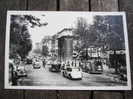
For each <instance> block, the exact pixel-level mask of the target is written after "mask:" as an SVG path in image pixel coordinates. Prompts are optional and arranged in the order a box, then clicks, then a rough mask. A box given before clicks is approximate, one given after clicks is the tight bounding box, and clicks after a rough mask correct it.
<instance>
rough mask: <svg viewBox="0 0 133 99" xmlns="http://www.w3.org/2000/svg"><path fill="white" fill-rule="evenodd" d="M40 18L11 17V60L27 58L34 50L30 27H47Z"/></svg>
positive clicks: (26, 16)
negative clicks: (18, 57)
mask: <svg viewBox="0 0 133 99" xmlns="http://www.w3.org/2000/svg"><path fill="white" fill-rule="evenodd" d="M45 25H47V23H46V22H45V23H41V22H40V19H39V18H36V17H34V16H32V15H11V24H10V58H15V57H17V56H20V57H21V58H25V57H26V56H27V55H28V53H29V51H31V49H32V41H31V38H30V34H29V31H28V26H30V27H31V28H34V27H35V26H39V27H40V26H45Z"/></svg>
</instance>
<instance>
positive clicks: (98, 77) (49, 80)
mask: <svg viewBox="0 0 133 99" xmlns="http://www.w3.org/2000/svg"><path fill="white" fill-rule="evenodd" d="M49 66H50V65H47V66H45V68H44V67H43V66H41V68H40V69H34V68H33V66H32V64H31V65H25V69H26V71H27V74H28V76H27V77H22V78H20V79H18V85H20V86H118V85H125V84H124V83H122V82H119V81H116V80H114V79H113V77H112V76H107V75H105V74H88V73H82V75H83V78H82V80H70V79H68V78H65V77H63V76H62V75H61V73H60V72H58V73H56V72H50V71H49Z"/></svg>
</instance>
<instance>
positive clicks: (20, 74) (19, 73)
mask: <svg viewBox="0 0 133 99" xmlns="http://www.w3.org/2000/svg"><path fill="white" fill-rule="evenodd" d="M17 76H18V77H27V72H26V70H25V68H24V66H21V65H20V66H18V68H17Z"/></svg>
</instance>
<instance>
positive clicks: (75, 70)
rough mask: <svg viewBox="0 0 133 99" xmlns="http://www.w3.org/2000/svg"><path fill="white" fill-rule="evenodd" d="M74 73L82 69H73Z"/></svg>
mask: <svg viewBox="0 0 133 99" xmlns="http://www.w3.org/2000/svg"><path fill="white" fill-rule="evenodd" d="M72 71H73V72H77V71H80V69H79V68H73V69H72Z"/></svg>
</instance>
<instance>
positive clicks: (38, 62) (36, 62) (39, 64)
mask: <svg viewBox="0 0 133 99" xmlns="http://www.w3.org/2000/svg"><path fill="white" fill-rule="evenodd" d="M41 65H42V62H41V61H39V60H36V61H34V62H33V68H34V69H40V68H41Z"/></svg>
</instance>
